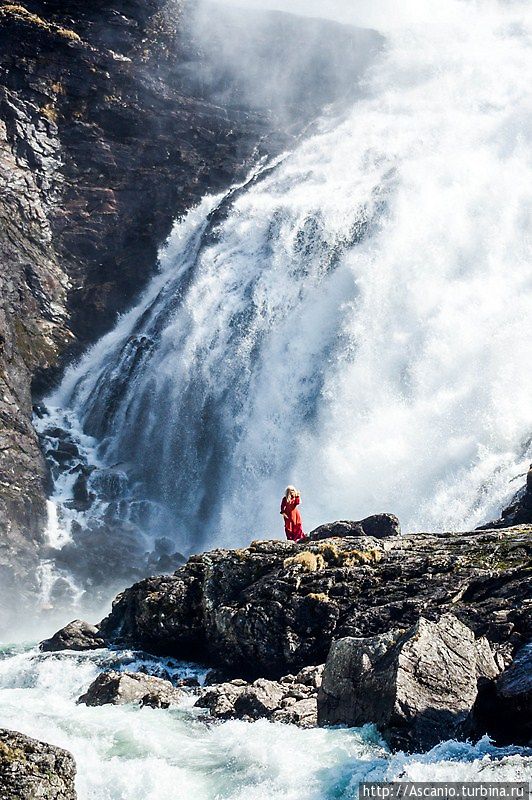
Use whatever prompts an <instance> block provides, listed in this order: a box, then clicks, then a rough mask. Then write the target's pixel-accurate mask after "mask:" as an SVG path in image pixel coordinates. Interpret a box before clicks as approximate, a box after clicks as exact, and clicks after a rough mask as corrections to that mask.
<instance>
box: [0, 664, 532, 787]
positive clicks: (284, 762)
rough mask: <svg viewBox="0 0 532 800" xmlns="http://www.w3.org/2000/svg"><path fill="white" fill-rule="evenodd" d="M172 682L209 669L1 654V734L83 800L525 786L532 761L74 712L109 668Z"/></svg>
mask: <svg viewBox="0 0 532 800" xmlns="http://www.w3.org/2000/svg"><path fill="white" fill-rule="evenodd" d="M139 667H143V668H146V669H149V670H150V671H152V672H154V673H155V674H157V672H159V674H160V670H161V668H164V669H166V670H167V671H170V673H171V674H172V675H174V676H176V677H182V676H184V675H191V674H197V675H198V676H199V678H200V679H201V678H202V677H203V675H204V671H203V670H201V669H199V668H194V667H193V666H191V665H184V664H179V663H176V662H170V669H169V666H168V661H167V660H165V659H149V658H146V657H145V656H144V658H143V657H142V654H135V653H131V652H125V651H120V652H115V653H109V652H108V651H104V650H102V651H96V652H94V653H91V654H73V653H70V654H40V653H38V652H37V651H36V650H34V649H33V650H26V651H24V649H22V648H18V649H11V650H9V649H8V648H6V649H5V650H4V652H3V653H2V655H1V656H0V726H3V727H8V728H13V729H16V730H19V731H22V732H23V733H26V734H28V735H31V736H35V737H37V738H40V739H42V740H44V741H47V742H50V743H52V744H55V745H59V746H61V747H65V748H67V749H68V750H70V752H71V753H72V754H73V755H74V756H75V758H76V762H77V768H78V775H77V780H76V787H77V791H78V797H79V800H191V798H193V800H348V799H349V800H350V799H351V798H356V797H357V787H358V784H359V783H360V781H361V780H396V779H401V780H453V781H456V780H467V781H469V780H486V781H488V780H526V779H528V778H529V777H530V774H531V770H532V756H530V755H529V756H526V754H525V753H524V751H520V750H519V749H517V748H514V749H506V750H497V749H495V748H493V747H492V746H491V745H490V744H489V743H488V742H487V741H486V740H482V741H481V742H480V743H479V744H477V745H476V746H473V745H470V744H459V743H457V742H447V743H445V744H442V745H440V746H439V747H437V748H434V749H433V750H431V751H430V752H429V753H427V754H425V755H413V756H406V755H404V754H396V755H391V754H390V753H389V752H388V751H387V749H386V747H385V746H384V745H383V743H382V742H381V740H380V738H379V736H378V735H377V733H376V732H375V730H374V729H372V728H371V727H369V726H366V727H365V728H361V729H352V730H348V729H330V730H325V729H316V730H300V729H298V728H295V727H294V726H291V725H281V724H271V723H269V722H267V721H258V722H255V723H245V722H239V721H230V722H224V723H221V724H212V723H206V721H205V718H204V717H203V713H202V712H199V711H198V710H193V709H192V708H191V706H192V703H193V699H194V698H193V696H191V697H190V698H188V699H187V700H185V702H184V704H183V707H179V708H174V709H150V708H142V709H141V708H139V707H137V706H102V707H100V708H88V707H87V706H84V705H76V699H77V698H78V697H79V695H80V694H81V693H82V692H83V691H84V690H85V689H86V688H87V686H88V685H89V684H90V682H91V681H92V680H93V679H94V678H95V676H96V675H97V674H98V672H99V671H100V670H102V669H110V668H115V669H116V668H118V669H128V670H130V671H134V670H135V669H138V668H139Z"/></svg>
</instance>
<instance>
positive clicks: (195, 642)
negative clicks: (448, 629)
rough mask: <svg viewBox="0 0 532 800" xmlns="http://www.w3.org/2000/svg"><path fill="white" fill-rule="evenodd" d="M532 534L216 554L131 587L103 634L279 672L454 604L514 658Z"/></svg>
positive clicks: (259, 671)
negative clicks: (335, 645) (343, 641)
mask: <svg viewBox="0 0 532 800" xmlns="http://www.w3.org/2000/svg"><path fill="white" fill-rule="evenodd" d="M531 537H532V531H530V530H523V529H519V528H517V529H511V530H508V531H506V532H505V534H504V535H503V534H500V533H498V532H494V531H487V532H484V533H471V534H439V535H434V534H418V535H415V536H404V537H390V538H387V539H384V540H383V539H376V538H369V537H343V538H341V539H329V540H327V541H323V542H316V543H309V544H304V545H303V546H298V545H295V544H292V543H290V542H254V543H253V544H252V545H251V546H250V547H249V548H246V549H242V550H214V551H212V552H209V553H203V554H201V555H198V556H193V557H192V558H191V559H189V561H188V563H187V564H186V565H185V566H184V567H182V568H181V569H179V570H177V572H176V573H175V574H174V575H169V576H163V577H155V578H149V579H147V580H144V581H141V582H140V583H138V584H135V585H134V586H133V587H131V588H130V589H127V590H126V591H125V592H123V593H122V594H120V595H119V596H118V597H117V599H116V600H115V602H114V604H113V610H112V612H111V614H110V615H109V617H107V618H106V619H105V620H104V621H103V622H102V623H101V626H100V634H101V635H102V636H104V637H105V638H106V639H107V640H108V641H111V642H124V643H126V644H128V645H132V646H135V647H139V648H142V649H145V650H148V651H152V652H159V653H164V654H168V655H170V654H171V655H177V656H179V657H183V658H188V657H190V658H198V659H203V660H206V661H208V662H210V663H213V664H215V665H218V666H222V667H225V668H227V669H228V670H230V671H232V672H233V674H235V673H236V674H242V675H245V676H249V677H256V676H263V677H271V678H278V677H279V676H281V675H284V674H286V673H287V672H290V671H295V670H298V669H300V668H301V667H303V666H306V665H309V664H319V663H322V662H323V661H324V660H325V658H326V657H327V653H328V650H329V647H330V644H331V642H332V641H333V640H334V639H338V638H341V637H344V636H355V637H368V636H375V635H378V634H383V633H388V632H391V631H394V630H396V629H397V628H398V627H401V628H403V629H404V628H408V627H410V626H411V625H414V624H415V623H416V622H417V621H418V620H419V618H420V617H421V616H423V617H425V618H426V619H428V620H438V619H439V618H440V616H441V614H442V613H446V612H452V613H453V614H454V615H456V617H457V618H458V619H459V620H460V621H461V622H463V623H464V624H466V625H467V626H468V627H469V628H470V629H471V630H472V631H473V632H474V633H475V635H476V636H477V637H478V636H483V635H485V636H486V637H487V638H488V639H489V640H490V642H491V643H492V645H494V647H495V649H496V650H497V651H499V653H500V657H501V658H506V659H508V658H510V654H511V653H512V652H513V650H514V649H515V648H516V647H517V646H519V645H520V644H521V643H524V642H526V641H527V640H528V639H529V638H530V637H531V635H532V619H531V613H530V607H529V604H527V603H526V599H527V597H528V595H529V583H530V576H531V565H530V553H531V548H532V539H531Z"/></svg>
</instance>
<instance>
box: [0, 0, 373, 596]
mask: <svg viewBox="0 0 532 800" xmlns="http://www.w3.org/2000/svg"><path fill="white" fill-rule="evenodd" d="M197 5H198V4H196V3H187V2H185V1H184V0H115V1H114V2H110V1H109V0H97V2H94V3H89V4H87V3H82V2H79V0H67V2H62V3H59V2H55V1H54V0H24V2H22V3H11V2H5V0H2V2H0V188H1V193H0V258H1V261H2V268H1V269H0V383H1V391H0V529H1V537H0V579H1V585H2V587H3V590H4V591H5V592H6V593H7V595H9V593H10V592H11V591H12V589H13V587H14V586H17V587H18V591H19V592H21V591H22V587H23V586H26V587H27V588H28V591H30V592H31V590H32V589H35V585H34V583H35V580H34V578H33V577H32V576H34V575H35V568H36V564H37V551H38V547H39V543H40V542H41V539H42V532H43V527H44V518H45V494H46V480H47V475H46V468H45V465H44V462H43V459H42V457H41V454H40V451H39V446H38V442H37V438H36V435H35V433H34V431H33V428H32V425H31V407H32V395H33V399H34V398H35V396H38V395H39V393H40V392H42V391H43V390H44V389H45V388H46V387H47V386H49V385H50V383H51V382H52V381H53V380H54V379H55V378H56V377H57V376H58V374H59V372H60V370H61V368H62V366H63V364H64V363H65V360H66V359H68V358H71V357H72V356H73V355H75V354H76V353H78V352H79V351H80V349H81V348H82V347H84V346H86V345H87V344H88V343H89V342H91V341H92V340H94V339H95V338H96V337H98V336H99V335H101V334H102V333H103V332H104V331H106V330H107V329H108V328H109V327H110V326H112V324H113V322H114V320H115V318H116V315H117V313H118V312H120V311H122V310H123V309H124V308H126V307H127V305H128V304H130V303H131V301H132V299H133V298H134V296H135V295H136V293H138V292H139V291H140V290H141V289H142V287H143V285H144V284H145V282H146V280H147V279H148V277H149V276H150V274H152V273H153V271H154V269H155V268H156V265H157V251H158V248H159V246H160V245H161V244H162V243H163V242H164V240H165V238H166V237H167V235H168V233H169V232H170V229H171V226H172V223H173V221H174V220H175V219H176V218H178V217H179V216H180V215H181V214H182V213H183V212H184V211H185V210H186V209H188V208H189V207H190V206H191V205H193V204H194V203H195V202H197V201H198V200H199V198H200V197H201V196H203V195H204V194H205V193H206V192H210V191H216V190H219V189H221V188H222V187H226V186H227V185H229V184H230V183H231V182H233V181H234V180H235V179H236V178H238V177H240V176H242V175H243V174H245V172H246V171H247V169H248V168H249V166H250V164H251V163H252V162H253V161H255V160H256V159H258V158H259V157H260V156H261V154H266V153H270V154H271V153H275V152H277V151H278V150H279V148H281V147H284V146H286V144H287V142H289V141H290V140H291V137H293V136H294V135H295V134H297V132H298V130H301V128H302V127H303V126H304V125H305V124H306V123H307V122H308V121H309V120H310V119H311V118H312V116H313V115H314V114H316V113H317V111H318V109H319V108H320V107H321V106H322V105H323V104H324V103H325V102H330V101H332V100H334V99H335V92H336V93H337V94H338V93H339V92H340V93H341V92H343V91H345V90H346V86H338V87H337V86H336V84H335V82H334V81H332V80H331V79H330V76H331V74H333V71H334V59H333V55H334V54H335V53H337V52H338V45H339V44H340V45H341V47H340V51H341V52H342V53H343V66H344V70H343V71H344V73H345V74H347V76H348V78H347V79H348V80H349V79H350V78H349V69H345V65H346V64H348V63H349V61H350V60H351V62H352V65H353V69H355V68H356V67H357V64H358V58H359V56H358V48H357V42H358V40H357V38H356V35H355V34H354V33H353V32H349V31H347V30H345V29H342V28H341V27H340V26H334V25H330V26H329V27H328V29H327V30H326V31H323V30H322V29H321V28H317V27H316V23H315V22H309V23H308V25H307V27H306V28H305V25H301V24H298V26H297V37H298V42H299V44H301V48H300V49H301V50H303V49H305V48H307V50H308V59H307V67H308V64H309V63H311V64H314V66H313V67H312V68H309V69H308V70H307V72H308V77H307V83H306V85H303V86H302V89H301V91H300V92H299V94H298V93H296V94H295V95H293V96H291V97H290V98H289V108H290V113H287V114H283V115H281V114H280V113H276V114H274V113H272V107H271V102H270V101H271V97H269V96H268V94H267V93H266V94H265V95H264V96H261V97H259V95H258V94H257V93H255V96H253V92H252V91H251V90H252V86H253V84H251V83H249V81H247V82H245V85H244V84H242V81H240V83H239V81H238V79H237V78H236V77H235V71H234V68H233V67H234V64H233V65H232V63H231V62H230V61H227V60H225V61H224V63H223V65H221V63H220V62H218V61H216V59H215V56H217V53H218V52H219V51H221V47H222V44H223V43H227V41H228V40H229V39H228V37H229V30H231V29H232V28H231V26H233V27H234V25H235V23H236V18H234V19H233V20H231V19H230V18H227V15H226V16H224V12H223V11H221V10H218V11H216V10H215V9H207V11H206V12H205V9H204V13H206V14H207V16H208V17H209V19H210V21H211V25H210V28H209V31H210V33H209V36H205V35H204V34H203V31H202V28H201V26H199V24H197V23H196V21H195V16H194V15H195V13H196V11H197ZM238 21H239V24H240V25H243V21H242V14H240V15H238ZM272 26H273V28H272ZM253 31H254V34H253V35H254V37H255V39H254V40H250V39H249V37H243V36H242V35H235V34H234V33H233V39H234V41H235V42H238V41H240V42H241V43H243V45H245V46H246V47H247V48H248V49H250V50H251V51H253V52H257V53H258V59H259V60H258V61H257V63H256V65H255V68H256V70H258V74H259V75H260V74H262V75H266V74H267V71H268V64H270V66H271V65H272V64H274V68H275V69H276V70H279V68H280V67H279V64H280V61H279V58H278V56H279V50H282V49H283V47H284V48H285V49H287V44H288V43H290V42H293V41H294V36H295V35H296V29H295V27H294V25H293V22H291V21H290V18H289V17H287V16H284V15H277V16H275V17H274V18H273V21H272V20H270V21H269V22H268V24H267V25H266V28H265V27H264V25H260V24H255V25H254V26H253ZM271 36H274V37H275V41H276V48H277V50H276V52H272V51H271V48H270V47H269V41H270V38H271ZM310 45H312V47H314V48H315V49H316V48H319V52H320V57H319V59H313V57H312V52H313V51H312V47H310ZM299 68H300V69H303V71H304V70H305V62H304V61H302V62H301V63H300V65H299ZM261 71H262V72H261ZM307 72H305V74H307ZM327 76H329V80H326V78H327ZM351 77H352V75H351ZM316 78H322V79H323V80H321V81H320V80H316ZM255 85H257V84H255ZM311 85H314V86H316V85H318V86H320V87H321V88H320V90H319V91H317V92H314V93H312V92H311V91H310V87H311ZM268 104H269V105H268ZM274 110H275V109H274ZM278 111H279V109H277V112H278ZM295 120H297V124H296V123H295ZM23 599H24V598H22V600H23ZM28 601H29V602H31V601H30V600H29V595H28ZM0 605H1V603H0Z"/></svg>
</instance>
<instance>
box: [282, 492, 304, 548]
mask: <svg viewBox="0 0 532 800" xmlns="http://www.w3.org/2000/svg"><path fill="white" fill-rule="evenodd" d="M298 505H299V495H298V496H297V497H293V498H292V499H291V500H287V499H286V497H283V499H282V500H281V514H286V517H284V532H285V533H286V538H287V539H290V541H291V542H298V541H299V540H300V539H304V538H305V534H304V533H303V528H302V526H301V514H300V513H299V508H298Z"/></svg>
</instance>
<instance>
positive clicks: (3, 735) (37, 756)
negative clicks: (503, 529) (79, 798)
mask: <svg viewBox="0 0 532 800" xmlns="http://www.w3.org/2000/svg"><path fill="white" fill-rule="evenodd" d="M75 777H76V764H75V761H74V758H73V756H71V755H70V753H68V752H67V751H66V750H62V749H61V748H59V747H53V746H52V745H51V744H46V743H45V742H40V741H38V740H37V739H31V738H30V737H29V736H24V735H23V734H22V733H17V732H15V731H9V730H5V729H0V800H36V799H37V798H39V799H40V800H76V790H75V787H74V781H75Z"/></svg>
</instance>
